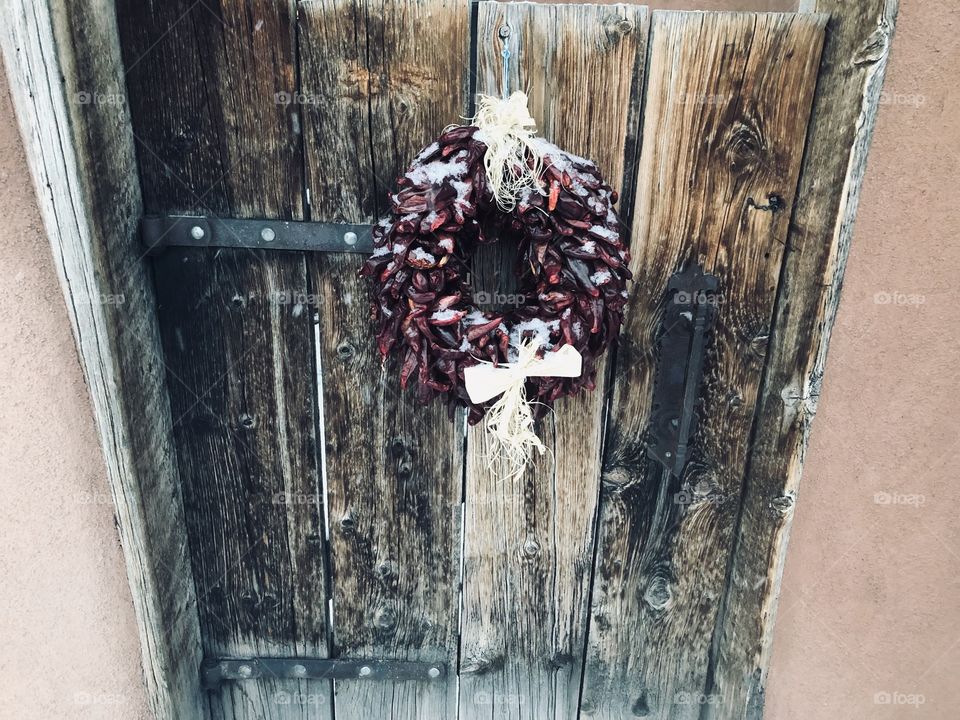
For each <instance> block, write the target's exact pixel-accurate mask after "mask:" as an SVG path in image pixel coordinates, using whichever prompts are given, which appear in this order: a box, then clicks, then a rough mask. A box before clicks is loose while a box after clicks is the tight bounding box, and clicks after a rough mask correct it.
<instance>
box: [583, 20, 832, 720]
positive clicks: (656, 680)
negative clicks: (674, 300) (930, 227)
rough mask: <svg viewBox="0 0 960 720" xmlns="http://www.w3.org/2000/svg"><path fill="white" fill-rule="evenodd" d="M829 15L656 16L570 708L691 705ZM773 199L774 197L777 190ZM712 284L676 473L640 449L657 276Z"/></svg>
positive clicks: (604, 714) (699, 700)
mask: <svg viewBox="0 0 960 720" xmlns="http://www.w3.org/2000/svg"><path fill="white" fill-rule="evenodd" d="M824 22H825V18H824V17H822V16H816V15H790V14H774V13H771V14H752V13H724V14H709V13H672V12H655V13H654V15H653V23H652V30H651V39H650V43H651V46H650V61H649V62H650V66H649V69H648V78H647V93H646V98H645V102H646V111H645V118H644V134H643V147H642V151H641V158H640V169H639V173H638V185H639V190H638V197H637V203H636V207H635V217H634V223H633V230H634V232H633V242H632V252H633V261H632V263H631V268H632V269H633V271H634V274H635V280H636V282H635V284H634V285H633V289H632V292H631V299H630V305H629V307H628V314H627V325H626V328H625V332H624V336H623V337H622V339H621V345H620V350H619V352H618V356H617V367H616V369H615V385H614V392H613V399H612V402H611V407H610V416H609V421H608V427H609V430H608V436H607V445H606V447H605V452H604V463H603V482H602V496H601V519H600V528H599V540H598V557H597V565H596V576H595V583H594V594H593V606H592V615H591V632H590V639H589V647H588V652H587V677H586V680H585V684H584V693H583V703H582V713H583V715H584V716H586V717H591V718H611V719H612V718H616V719H617V720H621V719H622V718H627V717H656V718H671V719H684V718H691V719H692V718H699V716H700V713H701V710H702V707H703V704H704V700H706V698H704V697H703V695H704V692H705V687H706V680H707V673H708V655H709V650H710V646H711V640H712V637H713V631H714V624H715V621H716V617H717V612H718V608H719V605H720V599H721V596H722V593H723V587H724V582H725V580H726V570H727V563H728V559H729V555H730V552H731V546H732V541H733V531H734V527H735V524H736V518H737V508H738V505H739V498H740V493H741V484H742V480H743V474H744V470H745V463H746V456H747V449H748V444H749V436H750V432H751V427H752V422H753V417H754V410H755V405H756V400H757V394H758V390H759V385H760V380H761V373H762V369H763V364H764V355H765V352H766V346H767V338H768V335H769V331H770V323H771V316H772V312H773V305H774V299H775V294H776V288H777V283H778V278H779V273H780V266H781V262H782V258H783V244H784V242H785V240H786V237H787V231H788V222H789V212H788V211H783V210H778V209H776V208H774V207H768V208H765V207H763V206H768V205H771V203H770V202H769V200H768V199H769V198H770V197H771V195H775V196H777V197H779V198H781V199H782V202H781V203H780V204H782V205H784V206H785V207H787V208H789V207H790V206H791V205H792V203H793V202H794V198H795V190H796V183H797V176H798V173H799V169H800V162H801V159H802V156H803V146H804V137H805V130H806V125H807V118H808V114H809V110H810V104H811V100H812V96H813V89H814V86H815V83H816V73H817V66H818V61H819V56H820V47H821V43H822V38H823V26H824ZM773 204H774V205H776V204H777V203H773ZM691 260H697V261H699V262H700V263H702V264H703V265H704V267H705V268H706V269H707V270H709V271H710V272H712V273H714V274H715V275H717V276H718V277H719V280H720V304H719V309H718V316H717V321H716V326H715V330H714V336H713V340H712V342H711V343H710V345H709V346H708V354H707V360H706V366H705V374H704V385H703V390H702V398H703V401H702V407H701V412H700V416H701V418H703V419H702V421H701V424H700V426H699V427H698V429H697V432H696V435H695V440H694V450H693V453H692V457H691V461H690V462H689V464H688V465H687V467H686V469H685V471H684V473H683V477H682V478H681V479H680V480H677V479H675V478H670V477H669V476H668V475H665V474H664V472H663V471H662V469H661V468H660V466H659V465H657V464H655V463H653V462H650V461H648V460H647V458H646V455H645V432H646V425H647V422H648V418H649V414H650V407H649V404H650V397H651V392H652V383H653V379H654V374H655V369H656V353H655V336H656V333H657V330H658V327H659V318H660V304H661V302H662V298H663V296H664V292H665V288H666V282H667V280H668V278H669V277H670V275H671V274H672V273H673V272H674V271H675V270H677V269H678V268H679V267H680V266H681V265H682V264H683V263H684V262H688V261H691Z"/></svg>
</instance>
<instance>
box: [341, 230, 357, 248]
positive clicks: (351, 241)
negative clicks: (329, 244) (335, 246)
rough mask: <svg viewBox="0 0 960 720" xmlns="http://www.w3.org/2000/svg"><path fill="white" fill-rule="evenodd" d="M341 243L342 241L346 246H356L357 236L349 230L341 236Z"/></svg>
mask: <svg viewBox="0 0 960 720" xmlns="http://www.w3.org/2000/svg"><path fill="white" fill-rule="evenodd" d="M343 241H344V242H345V243H346V244H347V245H356V244H357V234H356V233H355V232H353V231H352V230H350V231H349V232H345V233H344V234H343Z"/></svg>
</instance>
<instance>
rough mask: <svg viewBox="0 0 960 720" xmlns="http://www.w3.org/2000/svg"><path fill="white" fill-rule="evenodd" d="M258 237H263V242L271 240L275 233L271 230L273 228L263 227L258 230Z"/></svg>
mask: <svg viewBox="0 0 960 720" xmlns="http://www.w3.org/2000/svg"><path fill="white" fill-rule="evenodd" d="M260 237H261V238H263V241H264V242H273V241H274V239H275V238H276V237H277V234H276V233H275V232H274V231H273V228H268V227H265V228H264V229H263V230H261V231H260Z"/></svg>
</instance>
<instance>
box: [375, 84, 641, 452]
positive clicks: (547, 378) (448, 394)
mask: <svg viewBox="0 0 960 720" xmlns="http://www.w3.org/2000/svg"><path fill="white" fill-rule="evenodd" d="M480 102H481V105H480V113H479V114H478V116H477V118H474V120H473V124H471V125H458V126H451V127H449V128H447V129H446V130H445V131H444V132H443V133H442V134H441V135H440V137H439V139H438V140H437V141H436V142H433V143H431V144H430V145H428V146H427V147H425V148H424V149H423V150H422V151H421V152H420V153H419V155H417V157H416V158H415V159H414V161H413V163H412V164H411V166H410V168H409V169H408V170H407V172H406V173H405V174H404V175H403V177H401V178H399V180H398V189H397V192H396V193H395V194H392V195H391V196H390V202H391V211H390V213H389V214H388V215H387V216H386V217H385V218H383V219H382V220H380V222H379V223H378V224H377V225H376V226H375V227H374V230H373V241H374V251H373V254H372V256H371V257H370V258H369V260H367V262H366V263H365V264H364V266H363V267H362V269H361V271H360V272H361V275H363V276H366V277H368V278H369V279H370V283H371V285H372V289H373V294H374V296H375V301H374V303H373V317H374V322H375V324H376V326H377V345H378V348H379V351H380V353H381V354H382V355H383V356H384V358H386V357H388V356H390V355H391V354H394V355H396V356H397V357H398V358H399V361H400V384H401V386H402V387H403V388H406V387H407V386H408V384H409V383H410V382H411V380H415V381H416V386H415V387H416V390H415V391H416V397H417V399H418V401H419V402H421V403H427V402H430V401H431V400H433V399H434V398H436V397H438V396H442V397H444V398H445V400H446V402H447V404H448V407H449V409H450V412H451V416H452V413H453V410H454V408H456V407H457V406H466V407H468V408H469V416H468V418H469V422H470V423H471V424H474V423H477V422H478V421H479V420H481V419H482V418H483V417H484V415H485V414H489V413H490V412H491V411H495V410H496V408H495V406H496V403H494V402H492V398H489V399H485V400H484V399H483V398H484V395H488V394H489V392H488V393H481V394H478V393H476V392H471V388H470V379H471V378H470V373H471V371H470V370H469V368H478V369H480V367H482V366H484V365H486V366H487V368H488V369H494V370H495V369H497V368H511V367H512V368H514V370H515V372H514V374H513V375H512V376H511V377H507V378H506V383H507V384H508V385H509V384H511V383H512V385H513V386H514V387H515V388H516V390H517V392H518V393H519V394H520V405H521V406H522V407H520V408H519V410H518V409H516V408H512V409H509V412H511V413H513V414H514V415H516V413H517V412H519V413H520V415H521V417H519V418H516V417H511V418H509V421H510V423H512V424H514V425H515V424H516V423H520V424H521V425H523V426H524V427H523V428H519V427H513V428H512V429H511V428H509V427H504V426H503V424H504V417H503V412H507V411H505V410H504V409H503V408H502V407H501V408H500V410H501V412H500V413H499V415H498V420H497V421H496V422H495V423H494V424H493V425H491V424H489V423H488V427H490V428H491V429H492V430H493V431H494V432H501V431H502V432H506V433H510V432H513V433H514V434H516V432H521V431H523V430H526V431H529V429H530V427H531V426H532V418H534V417H539V416H541V415H543V413H544V412H545V411H546V410H547V408H549V407H551V406H552V405H553V403H554V401H556V400H557V399H559V398H562V397H565V396H569V395H573V394H575V393H578V392H580V391H581V390H582V389H583V388H587V389H590V390H592V389H593V388H594V387H595V376H596V365H597V359H598V358H599V357H600V356H601V355H602V354H603V353H604V352H605V351H606V349H607V348H608V347H610V345H611V344H612V343H613V342H614V341H615V340H616V338H617V336H618V334H619V332H620V326H621V323H622V319H623V309H624V306H625V305H626V302H627V291H626V283H627V281H628V280H629V279H630V278H631V274H630V270H629V269H628V264H629V252H628V250H627V249H626V247H625V245H624V243H623V241H622V239H621V235H620V227H621V226H620V222H619V219H618V217H617V214H616V212H615V211H614V208H613V206H614V203H616V202H617V193H616V191H615V190H613V189H612V188H611V187H610V185H608V184H607V183H606V182H605V181H604V179H603V177H602V176H601V174H600V171H599V169H598V168H597V166H596V164H594V163H593V162H592V161H590V160H587V159H584V158H581V157H577V156H575V155H572V154H570V153H568V152H565V151H564V150H561V149H560V148H559V147H557V146H556V145H554V144H552V143H549V142H547V141H546V140H544V139H542V138H539V137H536V136H534V134H533V131H532V130H531V129H530V128H531V127H532V125H533V121H532V119H530V117H529V114H528V113H527V111H526V98H525V96H523V94H522V93H515V94H514V95H513V96H511V97H510V98H509V99H506V100H496V99H493V98H481V100H480ZM498 241H499V242H515V243H516V244H517V246H518V269H517V273H518V279H519V282H520V287H519V289H518V291H517V292H518V297H520V298H523V299H524V302H523V304H521V305H520V306H519V307H517V308H515V309H512V310H510V311H509V312H493V311H489V310H487V311H485V310H482V309H480V308H478V307H477V306H476V305H475V304H474V292H473V288H471V286H470V284H469V282H468V279H469V277H470V258H471V256H472V255H473V252H474V250H475V249H476V247H477V246H478V245H480V244H484V243H492V242H498ZM571 348H572V349H573V350H576V353H573V351H572V350H571ZM560 351H562V352H560ZM557 353H560V355H557ZM577 353H578V354H579V356H580V358H582V367H579V368H577V370H578V371H579V372H577V374H576V375H573V373H572V372H565V371H564V369H563V368H559V369H557V368H554V369H557V372H558V373H559V375H551V374H549V372H548V371H549V370H550V369H551V367H554V366H557V365H558V364H559V365H564V363H563V362H560V357H561V356H562V355H568V354H569V355H575V354H577ZM566 359H567V360H569V356H568V357H567V358H566ZM538 363H539V365H538ZM568 365H569V363H568ZM478 366H480V367H478ZM495 390H496V388H494V391H495ZM501 395H503V397H501V400H500V401H499V402H500V403H501V405H502V404H503V403H504V397H506V395H507V393H506V392H503V393H501ZM515 401H516V398H514V399H513V400H511V401H510V402H511V403H515ZM501 439H502V438H501ZM534 439H535V436H534ZM528 444H533V445H537V446H539V447H540V449H541V451H542V445H539V441H529V438H528Z"/></svg>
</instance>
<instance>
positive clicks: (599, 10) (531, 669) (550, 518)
mask: <svg viewBox="0 0 960 720" xmlns="http://www.w3.org/2000/svg"><path fill="white" fill-rule="evenodd" d="M647 19H648V14H647V11H646V8H643V7H636V6H627V5H613V6H607V7H600V6H586V5H581V6H558V5H535V4H530V3H511V4H509V5H506V4H497V3H482V4H481V5H480V7H479V17H478V32H477V36H478V45H477V50H478V57H477V69H478V90H479V91H480V92H485V93H487V94H493V95H498V94H499V93H500V92H501V90H502V88H501V79H500V78H501V72H502V60H501V50H502V47H503V45H502V41H501V40H500V37H499V31H500V28H501V27H503V26H504V25H508V26H509V28H510V34H509V37H508V39H507V43H508V45H509V47H510V50H511V54H512V58H511V65H510V77H511V81H510V84H511V89H525V90H526V91H527V92H528V95H529V99H530V110H531V114H532V115H533V117H534V118H535V119H536V120H537V122H538V125H539V129H540V133H541V134H542V135H543V136H544V137H546V138H547V139H549V140H551V141H553V142H555V143H557V144H558V145H559V146H561V147H562V148H564V149H565V150H568V151H570V152H573V153H575V154H578V155H582V156H587V157H590V158H592V159H594V160H596V162H597V163H598V165H599V167H600V168H601V170H602V171H603V172H604V174H605V176H606V177H607V178H608V180H609V181H610V183H611V184H612V185H613V186H614V187H615V188H616V189H618V190H622V189H623V186H624V179H625V178H626V179H627V182H628V183H629V182H630V181H632V178H633V176H634V173H635V168H634V167H633V162H634V160H635V152H636V140H637V138H636V131H637V128H638V126H639V107H640V99H641V92H642V91H641V86H642V82H641V81H642V76H643V65H644V59H645V55H646V37H647V28H648V22H647ZM586 97H589V98H590V99H588V100H587V99H585V98H586ZM494 247H497V246H494ZM498 250H500V251H501V252H500V253H499V255H500V256H501V257H497V254H496V253H494V254H491V255H483V254H478V257H477V258H476V261H475V263H474V271H475V282H474V285H475V287H476V288H477V289H479V290H483V291H487V292H491V293H493V292H494V291H496V292H500V293H504V292H509V291H510V286H508V285H507V283H509V282H511V278H509V277H505V276H503V275H502V274H501V271H502V270H503V269H504V268H507V267H509V268H510V269H509V270H507V272H512V267H510V266H509V264H508V263H504V262H503V261H502V258H503V257H507V256H509V255H510V252H509V249H500V248H498ZM604 374H605V363H604V364H601V366H600V369H599V371H598V387H597V389H596V390H595V391H594V392H593V393H590V394H585V395H583V396H579V397H576V398H569V399H565V400H563V401H561V402H560V403H558V404H557V407H556V413H555V415H552V416H550V418H549V419H548V420H547V421H546V422H543V423H541V424H540V428H539V430H538V432H539V434H540V435H541V438H542V439H543V440H544V442H545V443H546V444H547V445H548V446H549V447H550V448H551V450H552V456H551V458H550V459H543V460H541V461H539V462H538V463H537V464H536V466H535V467H533V468H531V469H529V470H528V471H527V472H526V473H525V475H524V476H523V477H522V478H518V479H515V480H510V481H505V480H502V479H500V478H498V477H497V474H496V472H495V471H494V472H491V470H490V469H489V468H488V466H487V460H486V458H487V456H488V448H487V445H486V443H487V438H486V437H485V434H484V432H483V431H482V430H480V429H476V428H475V429H471V430H470V432H469V433H468V450H469V452H468V465H467V485H466V512H465V554H466V556H465V568H464V612H463V628H462V639H461V671H462V677H461V697H460V718H461V719H464V720H466V719H472V718H510V719H511V720H513V719H515V718H517V719H518V718H530V719H533V718H536V719H538V720H539V719H540V718H546V717H549V718H558V719H559V718H575V717H577V706H578V703H579V693H580V679H581V672H582V661H583V651H584V642H585V639H586V622H587V602H588V596H589V584H590V566H591V560H592V555H593V537H594V520H595V514H596V507H597V498H598V493H599V478H600V442H601V430H602V412H603V401H604V394H605V383H604Z"/></svg>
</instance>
